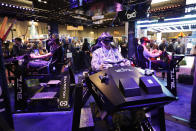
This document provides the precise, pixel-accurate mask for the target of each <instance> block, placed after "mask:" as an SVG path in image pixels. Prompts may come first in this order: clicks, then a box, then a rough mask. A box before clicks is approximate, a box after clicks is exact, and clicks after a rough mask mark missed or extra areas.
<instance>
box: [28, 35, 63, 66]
mask: <svg viewBox="0 0 196 131" xmlns="http://www.w3.org/2000/svg"><path fill="white" fill-rule="evenodd" d="M49 46H50V52H49V53H47V54H44V55H39V54H34V53H32V54H30V58H31V59H35V60H32V61H30V62H29V64H28V65H29V67H42V66H46V65H48V64H49V63H50V62H51V61H54V60H55V61H57V62H58V61H60V60H61V57H62V48H61V46H60V43H59V39H58V38H55V39H52V40H51V41H50V42H49ZM45 58H51V59H50V60H49V61H46V60H42V59H45Z"/></svg>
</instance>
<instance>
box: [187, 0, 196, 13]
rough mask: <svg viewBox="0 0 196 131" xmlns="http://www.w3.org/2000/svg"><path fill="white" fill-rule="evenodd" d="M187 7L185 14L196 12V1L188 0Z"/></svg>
mask: <svg viewBox="0 0 196 131" xmlns="http://www.w3.org/2000/svg"><path fill="white" fill-rule="evenodd" d="M186 5H187V7H186V8H185V13H192V12H196V1H195V0H186Z"/></svg>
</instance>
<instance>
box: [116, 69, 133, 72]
mask: <svg viewBox="0 0 196 131" xmlns="http://www.w3.org/2000/svg"><path fill="white" fill-rule="evenodd" d="M131 71H133V70H132V69H127V68H120V69H118V70H115V72H117V73H121V72H131Z"/></svg>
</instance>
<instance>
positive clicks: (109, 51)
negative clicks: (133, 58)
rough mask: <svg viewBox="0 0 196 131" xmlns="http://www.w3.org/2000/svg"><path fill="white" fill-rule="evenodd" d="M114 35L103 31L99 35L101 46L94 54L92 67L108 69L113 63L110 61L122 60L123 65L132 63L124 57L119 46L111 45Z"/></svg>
mask: <svg viewBox="0 0 196 131" xmlns="http://www.w3.org/2000/svg"><path fill="white" fill-rule="evenodd" d="M112 41H113V37H112V36H111V35H110V34H109V33H106V32H104V33H102V34H101V36H100V37H99V42H100V43H101V47H100V48H98V49H96V50H95V51H94V52H93V55H92V61H91V67H92V69H93V70H95V71H99V70H104V69H108V68H109V67H112V66H113V65H112V64H110V62H113V63H115V62H121V61H122V62H121V63H120V65H121V66H125V65H130V62H129V61H128V60H126V59H124V58H123V57H122V55H121V54H120V52H119V51H118V49H117V48H115V47H114V46H112V45H111V42H112Z"/></svg>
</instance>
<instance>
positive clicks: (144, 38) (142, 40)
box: [140, 37, 150, 43]
mask: <svg viewBox="0 0 196 131" xmlns="http://www.w3.org/2000/svg"><path fill="white" fill-rule="evenodd" d="M140 42H141V43H143V42H146V43H150V40H149V39H148V38H147V37H142V38H141V39H140Z"/></svg>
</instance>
